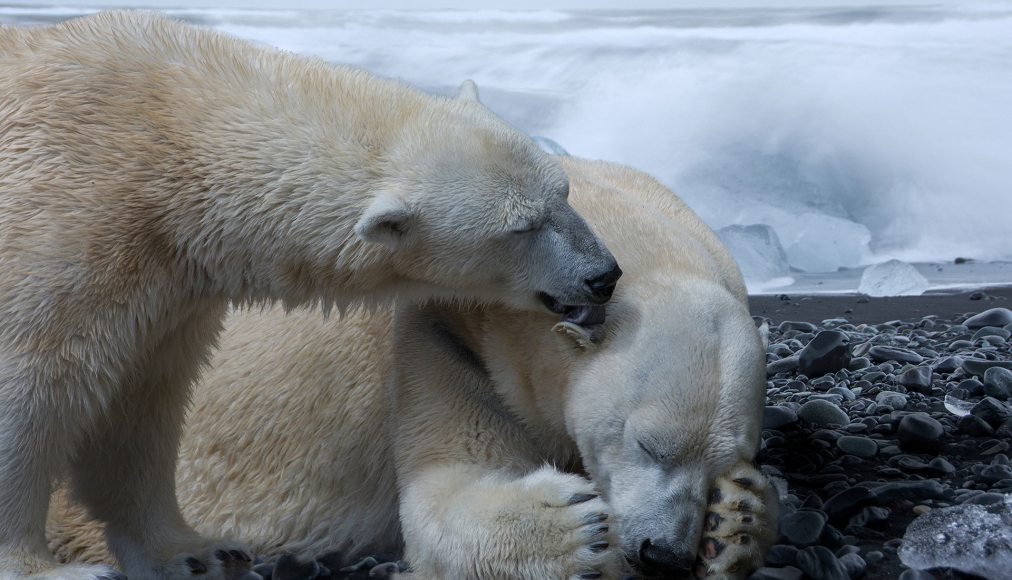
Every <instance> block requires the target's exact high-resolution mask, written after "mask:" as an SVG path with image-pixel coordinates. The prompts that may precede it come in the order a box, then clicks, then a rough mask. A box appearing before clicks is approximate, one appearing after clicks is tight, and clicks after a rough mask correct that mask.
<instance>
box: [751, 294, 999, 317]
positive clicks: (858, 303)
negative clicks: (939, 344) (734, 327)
mask: <svg viewBox="0 0 1012 580" xmlns="http://www.w3.org/2000/svg"><path fill="white" fill-rule="evenodd" d="M748 302H749V309H750V310H751V311H752V315H753V316H761V317H764V318H769V319H770V320H773V321H776V322H782V321H784V320H795V321H805V322H813V323H816V324H818V323H820V322H822V321H823V320H828V319H830V318H846V319H847V321H848V322H850V323H852V324H879V323H882V322H887V321H890V320H919V319H920V318H922V317H924V316H931V315H934V316H938V317H940V318H945V319H952V318H956V317H957V316H959V315H963V314H967V313H977V312H982V311H984V310H987V309H989V308H997V307H1005V308H1012V286H995V287H989V288H979V289H976V290H972V291H971V290H966V291H963V292H958V293H931V292H929V293H926V294H922V295H920V296H889V297H882V298H873V297H868V296H863V295H860V294H759V295H750V296H749V297H748Z"/></svg>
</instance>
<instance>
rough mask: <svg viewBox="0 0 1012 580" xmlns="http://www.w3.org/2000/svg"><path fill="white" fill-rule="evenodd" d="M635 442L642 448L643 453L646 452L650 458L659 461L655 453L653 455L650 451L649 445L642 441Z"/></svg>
mask: <svg viewBox="0 0 1012 580" xmlns="http://www.w3.org/2000/svg"><path fill="white" fill-rule="evenodd" d="M636 443H637V444H638V445H639V446H640V449H642V450H643V453H646V454H647V455H648V456H649V457H650V459H653V460H654V461H657V462H660V460H659V459H658V458H657V455H655V454H654V452H653V451H651V450H650V448H649V447H647V446H646V445H644V444H643V442H642V441H637V442H636Z"/></svg>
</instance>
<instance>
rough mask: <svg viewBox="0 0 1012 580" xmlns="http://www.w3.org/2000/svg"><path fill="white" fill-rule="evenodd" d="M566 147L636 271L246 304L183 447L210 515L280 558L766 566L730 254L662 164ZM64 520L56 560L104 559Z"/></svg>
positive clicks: (756, 376) (493, 565)
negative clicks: (565, 288)
mask: <svg viewBox="0 0 1012 580" xmlns="http://www.w3.org/2000/svg"><path fill="white" fill-rule="evenodd" d="M559 161H560V162H561V163H562V165H563V167H564V169H565V170H566V172H567V173H568V174H569V178H570V182H571V192H572V193H571V203H572V204H573V206H575V207H576V208H577V210H578V211H580V212H581V213H582V214H583V215H584V216H586V217H587V219H588V221H589V222H590V223H591V224H592V225H593V227H594V228H595V229H596V230H597V232H598V233H599V235H600V236H601V237H602V238H603V239H604V240H605V242H606V243H607V245H608V246H609V248H611V249H612V251H613V252H614V253H615V255H616V257H617V258H618V260H619V262H620V263H621V264H622V265H623V269H624V271H625V275H624V277H623V282H622V284H621V285H620V286H619V290H618V292H617V293H616V295H615V298H614V299H613V301H612V303H611V304H610V305H609V306H608V311H607V316H606V319H605V320H604V322H603V324H601V323H600V322H601V321H600V317H599V314H600V313H599V312H584V311H579V312H569V313H568V314H566V315H565V317H566V318H567V319H568V321H563V322H561V323H558V324H556V323H557V322H558V318H557V317H556V318H553V317H552V316H551V315H549V314H540V313H524V312H519V311H515V310H510V309H507V308H505V307H485V308H474V309H463V310H461V309H457V308H454V307H450V306H445V305H434V306H427V307H411V308H408V307H404V308H402V309H401V310H399V311H398V312H397V314H396V315H394V314H393V313H391V312H387V311H374V312H367V311H362V310H355V311H352V312H349V313H346V314H345V315H344V316H343V317H341V318H340V319H334V318H331V319H324V318H323V317H322V316H321V315H320V313H319V312H315V311H307V310H298V311H295V312H292V313H290V314H287V315H286V314H285V313H284V312H283V311H281V310H279V309H274V310H267V311H264V312H239V313H235V314H233V315H232V316H231V318H230V319H229V321H228V324H227V326H226V330H225V333H224V335H223V337H222V341H221V348H220V350H219V351H218V353H217V355H216V356H215V359H214V363H213V366H212V370H211V371H210V372H209V373H208V374H207V376H205V377H204V379H203V385H202V386H201V387H200V388H198V389H197V390H196V398H195V402H194V407H193V409H192V412H191V413H190V416H189V421H188V425H187V431H186V434H185V436H184V440H183V445H182V451H181V457H180V463H179V473H178V475H177V487H178V493H179V497H180V500H181V502H182V509H183V513H184V514H185V515H186V517H187V519H188V520H189V521H190V522H191V523H192V524H193V525H194V526H195V527H196V529H198V530H200V531H201V532H203V533H207V534H216V535H220V534H225V535H234V536H236V537H240V538H243V539H244V540H246V541H249V542H250V544H251V546H252V548H253V549H254V550H256V551H257V552H258V553H260V554H262V555H264V556H267V557H270V556H272V555H277V554H282V553H293V552H294V553H297V554H302V555H309V556H314V555H319V554H322V553H325V552H328V551H332V550H341V551H343V552H345V553H346V554H348V555H354V554H356V553H357V554H362V553H366V552H369V551H374V550H379V551H397V550H400V549H401V548H403V550H404V553H405V556H406V558H407V559H408V561H410V562H411V564H412V567H413V570H414V571H415V573H416V574H417V575H418V576H420V577H422V578H445V579H462V578H481V579H488V578H530V579H546V578H574V577H575V578H604V577H607V578H611V577H616V576H617V575H619V574H621V573H622V568H623V566H624V562H623V560H624V559H623V556H625V557H626V558H628V559H629V560H630V561H632V562H633V563H634V565H635V566H636V567H637V568H639V569H640V570H641V571H642V573H643V574H645V575H653V576H660V577H671V576H676V575H682V574H684V573H685V572H686V571H687V570H689V569H693V571H694V572H695V573H696V575H697V576H705V575H710V576H712V577H743V576H744V575H745V574H746V573H747V571H748V570H750V569H751V568H754V567H755V566H757V565H758V564H759V563H760V562H761V560H762V554H763V552H764V551H765V547H766V546H768V544H769V543H771V541H772V539H773V534H774V533H775V529H774V527H775V524H774V523H773V522H775V521H776V516H775V509H776V499H775V496H773V495H772V491H771V486H770V485H769V482H768V481H767V480H766V478H765V477H764V476H763V475H762V474H761V473H760V472H758V471H757V470H756V469H754V468H753V467H752V461H753V459H754V457H755V454H756V451H757V449H758V445H759V436H760V424H761V418H762V408H763V399H764V389H765V384H766V382H765V364H764V363H765V357H764V347H763V344H762V340H761V339H760V335H759V333H758V332H757V331H756V329H755V326H754V324H753V322H752V319H751V318H750V316H749V312H748V308H747V305H746V294H745V287H744V285H743V283H742V279H741V276H740V274H739V273H738V270H737V267H736V266H735V264H734V262H733V261H732V259H731V258H730V256H729V254H728V253H727V251H726V250H725V249H724V247H722V246H721V244H720V242H718V240H717V238H716V237H715V236H714V234H713V233H712V232H711V231H710V230H709V229H708V228H707V227H706V226H705V225H703V223H702V222H701V221H700V220H699V218H698V217H696V216H695V215H694V214H693V213H692V212H691V211H690V210H689V209H688V208H687V207H686V206H685V205H683V204H682V203H681V202H680V201H679V200H678V199H677V198H676V197H674V195H673V194H672V193H671V192H670V191H668V190H667V189H665V188H664V187H662V186H661V185H660V184H658V183H657V182H656V181H654V180H653V179H651V178H650V177H648V176H646V175H644V174H642V173H639V172H636V171H633V170H631V169H629V168H626V167H622V166H618V165H613V164H608V163H603V162H592V161H585V160H578V159H575V158H566V157H562V158H560V159H559ZM595 317H596V318H597V319H596V320H595ZM553 325H555V330H556V331H557V332H554V333H553V332H549V329H551V328H553ZM585 476H589V477H590V480H591V481H588V480H587V479H585ZM598 494H600V495H598ZM708 502H709V505H708ZM64 517H65V518H66V516H64ZM51 533H52V537H53V547H54V548H55V549H56V550H57V552H58V554H59V555H60V556H61V557H62V558H65V559H67V558H75V557H77V558H85V559H100V558H102V552H101V548H100V543H101V540H100V536H99V535H98V529H97V528H95V527H94V526H93V525H92V524H89V523H87V522H86V521H85V520H84V519H83V518H82V517H81V516H80V515H79V514H77V515H74V516H72V517H69V518H66V519H63V520H61V521H57V522H54V523H53V526H52V529H51ZM697 554H699V559H698V560H697Z"/></svg>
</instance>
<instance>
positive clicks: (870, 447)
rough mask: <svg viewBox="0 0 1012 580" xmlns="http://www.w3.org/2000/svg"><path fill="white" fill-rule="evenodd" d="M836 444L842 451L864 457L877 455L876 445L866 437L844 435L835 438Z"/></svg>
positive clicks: (868, 457)
mask: <svg viewBox="0 0 1012 580" xmlns="http://www.w3.org/2000/svg"><path fill="white" fill-rule="evenodd" d="M836 446H837V447H839V448H840V450H841V451H843V452H844V453H847V454H849V455H856V456H857V457H863V458H865V459H871V458H872V457H875V456H876V455H878V445H877V444H876V443H875V442H874V441H872V440H871V439H869V438H867V437H859V436H855V435H845V436H843V437H840V438H839V439H837V440H836Z"/></svg>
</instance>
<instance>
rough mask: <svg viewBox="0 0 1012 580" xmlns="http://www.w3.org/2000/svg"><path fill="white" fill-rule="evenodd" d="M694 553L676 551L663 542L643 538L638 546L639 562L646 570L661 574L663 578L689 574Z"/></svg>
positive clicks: (694, 558)
mask: <svg viewBox="0 0 1012 580" xmlns="http://www.w3.org/2000/svg"><path fill="white" fill-rule="evenodd" d="M695 560H696V555H695V554H694V553H692V552H688V551H686V552H677V551H675V549H674V548H672V547H671V546H670V545H669V544H666V543H664V542H658V543H654V542H652V541H651V540H643V544H642V545H641V546H640V562H641V563H642V564H643V566H644V568H646V571H647V572H650V573H652V574H663V575H664V577H665V578H667V577H671V578H682V577H685V576H687V575H688V574H689V571H690V570H691V569H692V564H693V562H695Z"/></svg>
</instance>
